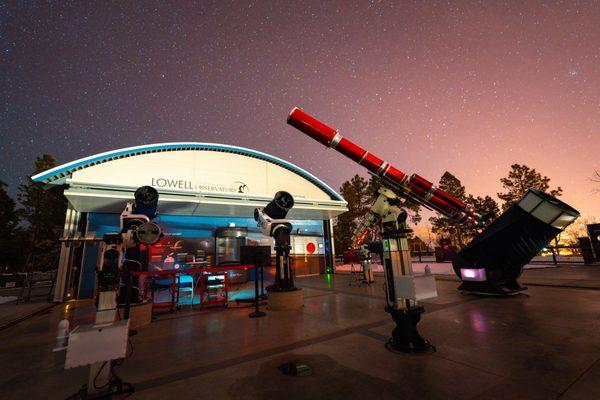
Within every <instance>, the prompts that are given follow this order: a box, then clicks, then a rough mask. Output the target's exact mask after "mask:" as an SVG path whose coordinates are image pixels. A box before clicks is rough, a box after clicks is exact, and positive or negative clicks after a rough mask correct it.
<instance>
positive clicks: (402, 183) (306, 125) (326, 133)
mask: <svg viewBox="0 0 600 400" xmlns="http://www.w3.org/2000/svg"><path fill="white" fill-rule="evenodd" d="M287 122H288V124H290V125H292V126H293V127H295V128H297V129H298V130H300V131H302V132H303V133H305V134H306V135H308V136H310V137H311V138H313V139H315V140H316V141H318V142H320V143H322V144H323V145H325V146H327V147H329V148H332V149H334V150H337V151H338V152H340V153H342V154H343V155H345V156H346V157H348V158H350V159H351V160H353V161H354V162H356V163H358V164H359V165H362V166H363V167H365V168H366V169H367V170H369V172H370V173H371V174H373V175H375V176H376V177H378V178H380V179H381V180H383V181H384V182H385V183H386V184H387V185H388V186H389V187H390V189H392V190H394V191H395V192H396V193H398V194H399V195H400V196H402V197H405V198H407V199H409V200H411V201H413V202H415V203H417V204H420V205H422V206H425V207H426V208H428V209H431V210H435V211H437V212H439V213H440V214H442V215H444V216H446V217H448V218H450V219H452V220H455V221H458V222H466V223H467V224H469V225H473V226H479V225H482V222H483V221H482V217H481V216H480V215H478V214H476V213H474V212H472V211H471V210H469V209H468V208H467V205H466V204H465V203H463V202H462V201H460V200H459V199H457V198H456V197H454V196H452V195H451V194H449V193H446V192H445V191H443V190H442V189H440V188H438V187H436V186H435V185H434V184H433V183H431V182H429V181H428V180H427V179H425V178H423V177H422V176H420V175H417V174H412V175H411V176H410V177H409V176H408V175H407V174H405V173H404V172H402V171H400V170H399V169H398V168H396V167H394V166H393V165H391V164H390V163H388V162H385V161H383V160H382V159H381V158H379V157H377V156H376V155H374V154H372V153H370V152H368V151H367V150H365V149H363V148H362V147H360V146H358V145H356V144H355V143H353V142H351V141H350V140H348V139H346V138H345V137H343V136H342V135H341V134H340V133H339V132H338V131H336V130H335V129H333V128H331V127H330V126H327V125H325V124H324V123H322V122H320V121H318V120H317V119H315V118H313V117H312V116H310V115H308V114H307V113H305V112H304V111H302V110H301V109H299V108H297V107H296V108H294V109H293V110H292V111H291V112H290V115H289V116H288V119H287Z"/></svg>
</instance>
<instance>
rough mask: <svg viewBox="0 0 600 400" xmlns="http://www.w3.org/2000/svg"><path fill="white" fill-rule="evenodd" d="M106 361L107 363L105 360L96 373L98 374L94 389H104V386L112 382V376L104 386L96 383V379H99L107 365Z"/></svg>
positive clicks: (94, 381)
mask: <svg viewBox="0 0 600 400" xmlns="http://www.w3.org/2000/svg"><path fill="white" fill-rule="evenodd" d="M106 363H107V362H106V361H104V362H103V363H102V366H101V367H100V369H99V370H98V372H97V373H96V376H95V377H94V380H93V384H94V389H96V390H99V389H102V388H104V387H106V386H108V385H109V384H110V378H109V379H108V381H107V382H106V383H105V384H104V385H102V386H98V385H96V380H97V379H98V377H99V376H100V373H101V372H102V370H103V369H104V367H105V366H106Z"/></svg>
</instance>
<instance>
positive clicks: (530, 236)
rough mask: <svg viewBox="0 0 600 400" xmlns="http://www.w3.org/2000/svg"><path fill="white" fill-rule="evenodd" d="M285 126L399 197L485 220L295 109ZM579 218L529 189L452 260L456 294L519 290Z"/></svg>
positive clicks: (470, 220) (460, 218) (476, 223)
mask: <svg viewBox="0 0 600 400" xmlns="http://www.w3.org/2000/svg"><path fill="white" fill-rule="evenodd" d="M287 122H288V124H290V125H292V126H293V127H295V128H297V129H299V130H300V131H302V132H303V133H305V134H306V135H307V136H310V137H311V138H313V139H315V140H316V141H318V142H320V143H322V144H323V145H325V146H327V147H329V148H332V149H335V150H336V151H338V152H340V153H342V154H343V155H345V156H346V157H348V158H350V159H351V160H353V161H354V162H356V163H358V164H359V165H362V166H363V167H365V168H366V169H367V170H369V172H370V173H371V174H373V175H374V176H376V177H378V178H380V179H381V180H382V181H383V183H384V187H387V188H389V189H390V190H392V191H393V192H394V193H396V194H397V195H398V196H400V197H404V198H406V199H409V200H411V201H413V202H415V203H417V204H420V205H422V206H425V207H426V208H429V209H431V210H435V211H437V212H439V213H440V214H442V215H444V216H445V217H448V218H450V219H452V220H454V221H457V222H462V223H464V224H466V225H469V226H471V227H473V228H479V227H484V226H485V223H486V222H487V219H488V218H489V216H488V215H484V216H480V215H479V214H477V213H475V212H474V211H472V210H469V209H468V208H467V205H466V204H465V203H463V202H462V201H460V200H459V199H457V198H456V197H454V196H452V195H451V194H449V193H446V192H445V191H443V190H441V189H439V188H437V187H435V186H434V185H433V183H431V182H429V181H428V180H426V179H425V178H423V177H421V176H419V175H417V174H413V175H411V176H410V177H409V176H408V175H407V174H405V173H404V172H402V171H400V170H399V169H397V168H395V167H394V166H393V165H391V164H389V163H387V162H385V161H383V160H382V159H380V158H379V157H377V156H375V155H373V154H371V153H370V152H368V151H367V150H365V149H363V148H362V147H360V146H358V145H356V144H355V143H353V142H351V141H350V140H348V139H346V138H345V137H343V136H342V135H341V134H340V133H339V132H338V131H337V130H335V129H333V128H331V127H329V126H327V125H325V124H324V123H322V122H320V121H318V120H317V119H315V118H314V117H312V116H310V115H308V114H307V113H305V112H304V111H302V110H300V109H299V108H294V109H293V110H292V111H291V112H290V114H289V116H288V119H287ZM578 217H579V212H578V211H577V210H575V209H574V208H572V207H571V206H569V205H568V204H565V203H563V202H562V201H560V200H558V199H556V198H555V197H553V196H550V195H549V194H547V193H543V192H540V191H539V190H537V189H535V188H532V189H529V190H528V191H527V192H526V193H525V195H524V196H523V198H521V199H520V200H519V201H518V202H517V203H516V204H514V205H512V206H511V207H510V208H509V209H508V210H507V211H505V212H504V213H503V214H502V215H501V216H500V217H498V218H497V219H496V220H494V221H492V222H491V223H490V224H489V225H488V226H487V227H485V229H483V231H482V232H480V233H479V234H478V235H477V236H476V237H475V238H474V239H473V240H472V241H471V242H470V243H469V244H468V245H467V246H465V247H464V248H463V249H461V250H460V251H459V252H458V253H456V254H454V258H453V260H452V264H453V268H454V270H455V273H456V275H457V276H458V277H459V278H460V279H461V281H462V283H461V285H460V286H459V290H461V291H466V292H471V293H479V294H500V295H506V294H514V293H518V292H520V291H522V290H524V289H525V288H523V287H521V286H520V285H519V284H518V283H517V278H518V277H519V276H520V274H521V272H522V270H523V268H524V267H525V265H526V264H527V263H528V262H530V261H531V259H532V258H533V257H535V255H536V254H538V253H539V252H540V251H541V250H542V249H543V248H544V247H545V246H546V245H547V244H548V243H549V242H550V241H551V240H552V238H554V237H555V236H556V235H557V234H558V233H560V232H561V231H563V230H564V229H565V228H566V227H567V226H569V225H570V224H571V223H572V222H573V221H574V220H575V219H577V218H578ZM357 238H358V239H357V243H356V244H359V243H360V241H362V240H364V237H361V236H357Z"/></svg>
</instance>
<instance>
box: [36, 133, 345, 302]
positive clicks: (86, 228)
mask: <svg viewBox="0 0 600 400" xmlns="http://www.w3.org/2000/svg"><path fill="white" fill-rule="evenodd" d="M32 180H34V181H36V182H41V183H45V184H47V185H65V191H64V194H65V197H66V198H67V199H68V201H69V210H68V213H67V216H66V223H65V234H67V235H70V234H71V235H72V234H75V233H79V234H82V235H83V234H86V235H88V236H90V235H98V234H100V233H101V232H100V231H101V229H103V228H102V227H104V226H105V225H110V223H109V222H103V221H111V218H113V216H116V215H118V214H119V213H120V212H121V211H122V210H123V208H124V206H125V204H126V202H127V201H131V200H132V199H133V193H134V191H135V190H136V189H137V188H138V187H140V186H144V185H150V186H153V187H155V188H156V189H157V190H158V192H159V194H160V200H159V212H160V215H161V217H162V218H163V219H164V221H165V223H172V224H175V223H174V222H172V221H184V223H185V224H189V221H192V220H194V221H196V220H197V221H198V224H199V225H203V226H206V225H207V224H209V222H207V221H212V222H210V223H212V224H218V223H222V222H223V221H227V218H231V219H232V221H234V219H235V221H238V223H240V222H239V221H243V222H241V223H245V224H248V225H251V222H248V221H247V218H251V217H252V216H253V212H254V209H255V208H256V207H260V206H264V205H265V204H266V203H267V202H268V201H270V200H271V199H272V198H273V195H274V194H275V193H276V192H277V191H280V190H285V191H287V192H289V193H291V194H292V195H293V196H294V198H295V203H296V204H295V206H294V208H293V209H292V211H291V212H290V213H289V218H291V219H293V220H295V221H297V225H298V226H299V227H304V226H306V227H308V228H304V229H305V230H306V231H307V232H309V231H310V229H311V228H310V227H311V226H317V225H318V223H323V229H322V238H321V237H319V235H317V234H315V235H316V236H315V237H316V239H314V240H317V241H322V243H325V244H326V246H321V244H322V243H319V246H320V247H324V248H325V250H324V251H323V254H322V256H323V257H324V258H325V264H327V269H329V268H330V267H331V265H330V264H332V262H333V259H332V254H333V251H334V249H333V240H332V229H331V219H332V218H334V217H335V216H337V215H339V214H341V213H343V212H345V211H346V210H347V209H346V202H345V201H344V200H343V198H342V197H341V196H340V195H339V194H337V193H336V192H335V191H334V190H333V189H331V188H330V187H329V186H327V185H326V184H325V183H324V182H322V181H321V180H320V179H319V178H317V177H315V176H314V175H312V174H310V173H308V172H307V171H305V170H303V169H301V168H299V167H297V166H295V165H293V164H291V163H289V162H287V161H285V160H282V159H279V158H276V157H273V156H271V155H268V154H265V153H262V152H258V151H255V150H251V149H246V148H241V147H236V146H228V145H221V144H212V143H160V144H152V145H144V146H137V147H130V148H126V149H118V150H114V151H109V152H105V153H101V154H96V155H93V156H90V157H85V158H82V159H79V160H75V161H72V162H69V163H66V164H63V165H61V166H58V167H56V168H52V169H51V170H48V171H45V172H42V173H40V174H38V175H35V176H33V177H32ZM194 218H196V219H194ZM215 221H216V222H215ZM319 221H320V222H319ZM229 223H234V222H229ZM250 228H251V229H252V227H250ZM92 229H95V230H96V231H93V230H92ZM106 229H108V228H106ZM172 229H176V228H172ZM186 232H187V231H186ZM319 232H321V231H319ZM307 235H308V233H307ZM307 237H308V238H311V236H305V237H303V236H302V232H301V230H300V229H299V230H298V236H297V238H296V241H297V243H296V246H295V247H296V248H297V249H300V250H301V249H302V246H303V243H304V242H305V241H306V240H312V239H307ZM68 247H69V246H67V245H65V246H64V247H63V252H62V253H63V254H62V255H61V261H60V267H59V274H58V278H57V290H56V293H57V298H56V300H58V301H60V300H63V297H62V296H63V294H64V293H65V291H66V289H67V287H68V286H69V285H70V284H71V285H73V284H74V283H73V282H70V281H72V280H73V279H74V278H73V274H75V275H77V274H79V275H78V279H79V280H80V281H85V280H86V279H87V280H88V281H89V280H90V279H92V278H93V277H92V274H93V268H91V264H92V260H91V259H90V258H91V257H92V255H90V254H87V253H85V252H84V254H83V255H81V258H82V260H81V261H80V262H79V263H80V264H81V265H79V266H77V265H75V266H74V257H75V258H76V255H74V254H72V253H73V249H70V248H68ZM88 253H89V251H88ZM311 256H312V255H311ZM86 257H87V260H85V258H86ZM75 264H76V263H75ZM73 268H75V269H77V268H79V272H77V273H76V272H74V271H73ZM321 269H322V268H321ZM309 272H314V271H309ZM320 272H323V271H322V270H321V271H320ZM86 274H87V275H86ZM86 276H87V278H85V277H86ZM84 278H85V279H84ZM80 286H81V284H80ZM80 289H81V288H80ZM88 289H89V285H88V286H87V289H86V290H88ZM88 291H89V290H88ZM61 293H62V294H61Z"/></svg>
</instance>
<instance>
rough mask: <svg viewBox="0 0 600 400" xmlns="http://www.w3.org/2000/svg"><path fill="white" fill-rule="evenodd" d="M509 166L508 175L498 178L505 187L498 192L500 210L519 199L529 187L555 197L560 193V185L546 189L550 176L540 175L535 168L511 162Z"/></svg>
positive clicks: (504, 209)
mask: <svg viewBox="0 0 600 400" xmlns="http://www.w3.org/2000/svg"><path fill="white" fill-rule="evenodd" d="M510 168H511V169H510V171H509V172H508V177H506V178H502V179H500V182H502V186H503V187H504V189H506V192H504V193H498V198H499V199H500V200H504V204H502V211H506V210H507V209H508V208H509V207H510V206H512V205H513V204H514V203H516V202H517V201H519V199H521V197H523V195H524V194H525V193H526V192H527V190H529V189H530V188H535V189H538V190H540V191H542V192H545V193H548V194H550V195H551V196H555V197H556V196H560V195H561V194H562V189H561V187H560V186H559V187H557V188H556V189H552V190H550V191H548V189H550V185H549V182H550V178H548V177H547V176H542V174H540V173H539V172H537V171H536V170H535V168H529V167H528V166H526V165H521V164H513V165H511V166H510Z"/></svg>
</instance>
